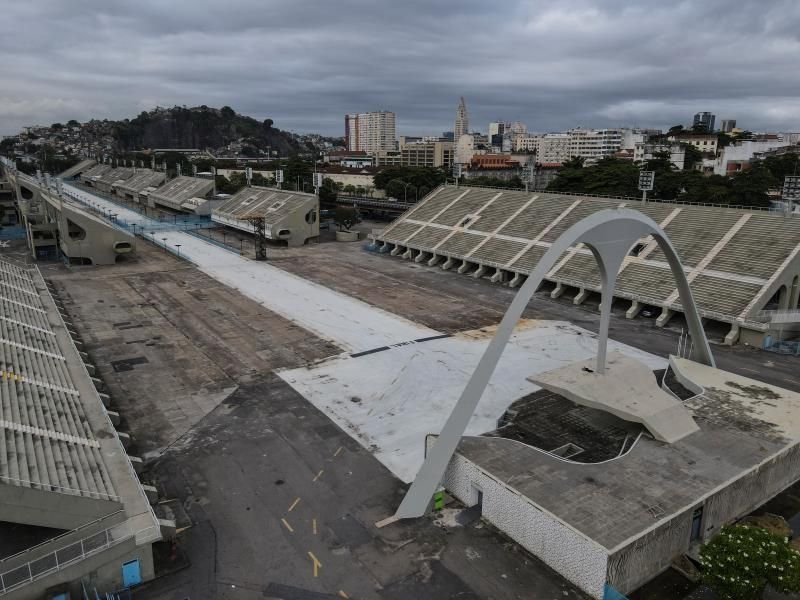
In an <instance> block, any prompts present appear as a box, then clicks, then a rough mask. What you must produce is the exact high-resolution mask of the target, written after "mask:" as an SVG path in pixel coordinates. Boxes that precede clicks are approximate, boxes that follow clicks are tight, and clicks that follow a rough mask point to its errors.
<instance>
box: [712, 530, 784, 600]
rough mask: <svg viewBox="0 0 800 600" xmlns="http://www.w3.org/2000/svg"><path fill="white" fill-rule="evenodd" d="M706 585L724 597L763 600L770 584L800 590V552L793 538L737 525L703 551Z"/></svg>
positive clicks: (781, 590)
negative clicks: (792, 546) (790, 544)
mask: <svg viewBox="0 0 800 600" xmlns="http://www.w3.org/2000/svg"><path fill="white" fill-rule="evenodd" d="M700 563H701V564H702V565H703V582H704V583H706V584H707V585H709V586H710V587H712V588H713V589H714V591H715V592H717V594H718V595H719V596H720V598H725V599H731V600H752V599H754V598H760V597H761V594H762V593H763V591H764V588H765V587H766V586H767V584H769V585H770V586H771V587H772V588H774V589H775V590H776V591H779V592H783V593H788V592H798V591H800V553H798V552H797V551H795V550H793V549H792V548H791V547H790V546H789V539H788V538H785V537H781V536H779V535H775V534H773V533H770V532H769V531H767V530H766V529H761V528H760V527H748V526H746V525H734V526H732V527H723V528H722V531H721V532H720V533H719V535H717V536H716V537H714V538H713V539H711V541H709V542H708V543H707V544H705V545H704V546H703V547H702V548H701V549H700Z"/></svg>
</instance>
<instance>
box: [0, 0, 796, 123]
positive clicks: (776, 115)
mask: <svg viewBox="0 0 800 600" xmlns="http://www.w3.org/2000/svg"><path fill="white" fill-rule="evenodd" d="M798 32H800V3H798V2H796V1H795V0H771V1H770V2H761V1H758V0H739V1H738V2H735V3H731V2H730V1H728V0H706V1H705V2H695V1H684V2H675V1H673V2H663V1H659V0H637V1H636V2H630V1H629V0H562V1H561V2H557V3H554V2H550V1H547V2H546V1H540V0H530V1H528V2H524V1H517V2H510V1H509V2H494V3H492V2H477V1H473V0H460V1H458V2H452V1H450V0H448V1H439V2H424V1H422V0H404V1H403V2H390V1H388V0H386V1H384V0H381V1H369V0H337V2H315V3H311V2H308V1H305V2H302V1H298V0H295V1H293V2H292V1H290V0H270V1H268V2H265V1H264V0H232V1H228V2H224V3H219V2H213V3H211V2H205V1H200V0H193V1H189V0H171V1H170V2H163V1H160V2H158V1H155V0H145V1H139V2H135V3H133V2H123V1H118V2H109V1H108V0H106V1H102V2H101V1H99V0H85V1H80V0H76V1H75V2H63V1H59V0H29V1H27V2H14V3H7V5H6V6H4V9H3V19H2V21H0V57H2V58H0V82H2V84H0V133H3V134H10V133H15V132H16V131H17V130H18V129H19V127H20V126H23V125H28V124H32V123H50V122H53V121H57V120H61V121H64V120H67V119H70V118H76V119H79V120H85V119H88V118H91V117H100V118H102V117H108V118H124V117H130V116H134V115H135V114H138V112H140V111H141V110H146V109H149V108H152V107H153V106H155V105H157V104H158V105H161V106H171V105H173V104H187V105H196V104H208V105H211V106H219V105H222V104H229V105H230V106H232V107H234V108H235V109H236V110H237V111H240V112H243V113H246V114H250V115H253V116H255V117H260V118H266V117H270V118H272V119H274V120H275V123H276V125H277V126H279V127H281V128H284V129H293V130H297V131H319V132H322V133H326V134H332V135H341V134H342V130H343V115H344V114H345V113H346V112H350V111H363V110H376V109H387V110H393V111H395V112H396V113H397V119H398V129H399V133H401V134H434V133H438V132H441V131H442V130H447V129H451V128H452V120H453V117H454V112H455V106H456V103H457V101H458V97H459V96H461V95H463V96H465V98H466V99H467V105H468V108H469V110H470V119H471V124H472V125H473V126H474V127H476V128H480V129H485V127H486V123H488V121H490V120H494V119H498V118H499V119H507V120H515V119H520V120H522V121H524V122H526V123H527V124H528V126H529V128H530V129H531V130H536V131H550V130H560V129H565V128H568V127H571V126H575V125H585V126H611V125H634V124H635V125H640V126H657V127H667V126H670V125H673V124H676V123H681V122H682V123H686V122H688V121H689V119H690V118H691V115H692V114H693V113H695V112H697V111H699V110H711V111H712V112H714V113H716V114H717V116H718V118H729V117H730V118H736V119H737V120H738V122H739V124H740V126H743V127H746V128H748V129H754V130H765V129H780V130H794V131H798V130H800V66H798V65H799V64H800V63H799V62H798V60H797V57H798V56H800V37H799V36H800V33H798Z"/></svg>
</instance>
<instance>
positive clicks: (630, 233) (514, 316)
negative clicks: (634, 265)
mask: <svg viewBox="0 0 800 600" xmlns="http://www.w3.org/2000/svg"><path fill="white" fill-rule="evenodd" d="M646 235H652V236H653V238H654V239H655V240H656V241H657V242H658V245H659V246H660V247H661V250H662V251H663V252H664V255H665V256H666V257H667V261H668V262H669V266H670V269H671V270H672V274H673V276H674V277H675V281H676V284H677V288H678V292H679V296H680V300H681V304H682V306H683V310H684V314H685V315H686V321H687V324H688V326H689V333H690V334H691V336H692V342H693V345H692V348H693V357H694V359H695V360H697V361H698V362H701V363H704V364H707V365H710V366H714V358H713V356H712V355H711V349H710V347H709V345H708V340H707V339H706V335H705V332H704V330H703V326H702V323H701V321H700V315H699V314H698V312H697V307H696V306H695V303H694V298H693V297H692V292H691V289H690V288H689V282H688V281H687V279H686V273H685V272H684V270H683V266H682V265H681V262H680V259H679V258H678V254H677V252H676V251H675V248H674V247H673V246H672V243H671V242H670V241H669V238H668V237H667V234H666V233H664V231H663V230H662V229H661V228H660V227H659V226H658V224H657V223H656V222H655V221H653V220H652V219H650V218H649V217H647V216H645V215H643V214H642V213H640V212H638V211H635V210H631V209H625V208H621V209H609V210H602V211H599V212H596V213H594V214H592V215H590V216H588V217H586V218H585V219H582V220H581V221H578V222H577V223H575V224H574V225H572V226H571V227H570V228H569V229H567V230H566V231H565V232H564V233H563V234H561V236H559V238H558V239H557V240H556V241H555V242H553V244H552V245H551V246H550V248H549V249H548V250H547V252H546V253H545V255H544V256H543V257H542V258H541V260H540V261H539V263H538V264H537V265H536V268H535V269H534V270H533V272H532V273H531V274H530V276H529V277H528V279H527V280H526V281H525V283H524V285H523V286H522V287H521V288H520V290H519V292H518V293H517V295H516V296H515V297H514V300H513V301H512V302H511V306H509V308H508V310H507V311H506V314H505V315H504V316H503V319H502V320H501V321H500V325H499V326H498V328H497V332H496V333H495V336H494V338H492V341H491V342H490V343H489V346H488V348H487V349H486V352H484V354H483V356H482V357H481V360H480V362H479V363H478V366H477V367H476V368H475V371H474V372H473V374H472V376H471V377H470V380H469V382H468V383H467V385H466V387H465V388H464V391H463V392H462V393H461V397H460V398H459V400H458V402H457V403H456V405H455V407H454V408H453V411H452V412H451V413H450V416H449V417H448V419H447V422H446V423H445V425H444V427H443V428H442V431H441V433H440V435H439V437H438V439H437V440H436V443H435V444H434V446H433V448H431V450H430V452H429V453H428V454H427V456H426V458H425V462H424V463H423V464H422V467H421V468H420V470H419V472H418V473H417V476H416V478H415V479H414V482H413V483H412V485H411V488H410V489H409V490H408V492H407V493H406V495H405V497H404V498H403V501H402V502H401V504H400V506H399V508H398V509H397V512H396V513H395V515H394V517H391V519H390V520H396V519H406V518H413V517H420V516H422V515H423V514H425V511H426V510H427V507H428V504H429V502H430V500H431V498H432V496H433V493H434V492H435V491H436V488H437V486H438V485H439V483H440V481H441V480H442V477H443V476H444V472H445V469H446V468H447V464H448V463H449V462H450V458H451V457H452V456H453V453H454V452H455V450H456V447H457V446H458V443H459V441H460V440H461V436H463V435H464V431H466V429H467V425H468V424H469V421H470V419H471V418H472V415H473V413H474V412H475V409H476V407H477V406H478V402H479V401H480V399H481V396H482V395H483V392H484V390H485V389H486V386H487V385H488V383H489V379H490V378H491V376H492V373H494V370H495V368H496V366H497V363H498V361H499V360H500V356H501V355H502V353H503V350H504V349H505V346H506V344H507V343H508V341H509V339H510V338H511V334H512V333H513V331H514V327H515V326H516V324H517V321H519V319H520V317H521V316H522V313H523V311H524V310H525V307H526V306H527V305H528V302H530V300H531V298H532V297H533V294H534V293H535V292H536V290H537V289H538V288H539V285H540V284H541V282H542V280H543V279H544V276H545V274H546V273H547V272H548V271H549V270H550V269H551V268H552V267H553V265H554V264H555V263H556V261H558V259H559V258H560V257H561V255H562V254H563V253H564V252H566V251H567V249H568V248H569V247H570V246H573V245H575V244H577V243H583V244H585V245H586V246H588V247H589V248H590V249H591V251H592V253H593V254H594V256H595V259H596V260H597V264H598V267H599V269H600V277H601V281H602V301H601V304H600V311H601V314H600V331H599V334H598V353H597V371H598V373H603V372H604V371H605V362H606V347H607V345H608V326H609V321H610V317H611V302H612V300H613V298H614V286H615V283H616V279H617V274H618V273H619V269H620V266H621V265H622V261H623V260H624V259H625V257H626V256H627V254H628V252H629V251H630V249H631V247H632V246H633V245H634V244H635V243H636V242H637V241H638V240H639V239H641V238H642V237H643V236H646Z"/></svg>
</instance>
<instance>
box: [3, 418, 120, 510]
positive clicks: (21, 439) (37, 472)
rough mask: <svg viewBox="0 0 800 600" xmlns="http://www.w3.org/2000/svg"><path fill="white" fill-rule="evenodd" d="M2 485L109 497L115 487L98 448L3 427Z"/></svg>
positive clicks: (112, 494)
mask: <svg viewBox="0 0 800 600" xmlns="http://www.w3.org/2000/svg"><path fill="white" fill-rule="evenodd" d="M0 464H1V465H2V467H0V485H16V486H21V487H34V488H39V489H44V490H47V491H54V492H59V493H64V494H73V495H81V496H89V497H99V498H101V499H108V498H109V496H114V495H115V492H114V486H113V484H112V482H111V478H110V477H109V474H108V472H107V471H106V468H105V466H104V464H103V461H102V457H101V455H100V453H99V450H98V449H97V448H90V447H87V446H84V445H82V444H73V443H68V442H65V441H62V440H54V439H50V438H46V437H43V436H37V435H34V434H31V433H23V432H19V431H11V430H8V429H5V428H1V427H0Z"/></svg>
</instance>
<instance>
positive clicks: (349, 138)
mask: <svg viewBox="0 0 800 600" xmlns="http://www.w3.org/2000/svg"><path fill="white" fill-rule="evenodd" d="M344 137H345V141H346V143H347V149H348V150H349V151H350V152H357V151H364V152H367V153H374V152H379V151H381V150H396V149H397V136H396V133H395V115H394V113H393V112H389V111H374V112H366V113H356V114H349V115H345V117H344Z"/></svg>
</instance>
